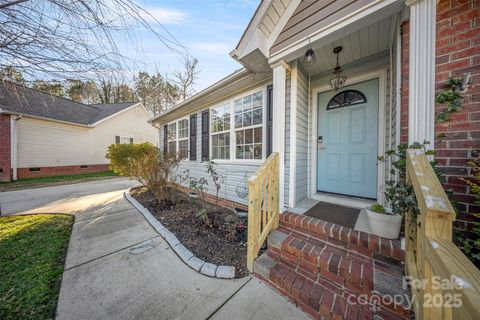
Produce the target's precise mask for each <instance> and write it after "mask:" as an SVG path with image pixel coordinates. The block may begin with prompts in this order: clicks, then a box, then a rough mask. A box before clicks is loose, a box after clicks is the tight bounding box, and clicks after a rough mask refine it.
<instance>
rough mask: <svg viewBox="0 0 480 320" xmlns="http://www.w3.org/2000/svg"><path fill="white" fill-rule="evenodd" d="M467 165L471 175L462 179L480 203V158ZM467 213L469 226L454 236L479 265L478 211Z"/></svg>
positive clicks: (471, 258)
mask: <svg viewBox="0 0 480 320" xmlns="http://www.w3.org/2000/svg"><path fill="white" fill-rule="evenodd" d="M468 166H469V167H470V168H471V176H470V177H469V178H468V179H462V180H463V181H464V182H466V183H467V184H468V185H469V186H470V193H471V194H473V195H474V196H475V204H477V205H480V158H477V159H474V160H472V161H470V162H469V163H468ZM469 215H470V217H471V219H469V220H470V225H471V228H469V230H464V231H463V232H457V234H456V237H457V239H458V240H459V241H460V248H461V249H462V251H463V252H464V253H465V255H466V256H467V257H468V258H469V259H470V260H471V261H472V262H473V263H474V264H475V265H476V266H480V213H475V212H473V213H470V214H469Z"/></svg>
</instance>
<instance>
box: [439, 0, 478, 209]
mask: <svg viewBox="0 0 480 320" xmlns="http://www.w3.org/2000/svg"><path fill="white" fill-rule="evenodd" d="M436 46H437V48H436V77H435V78H436V84H435V87H436V90H437V92H438V91H440V90H442V89H444V88H446V85H445V83H446V81H447V80H448V78H449V77H450V76H462V75H464V74H466V73H468V72H470V73H471V80H470V85H469V87H468V90H467V91H466V92H464V93H462V96H463V97H464V101H463V103H464V106H463V108H462V109H461V110H460V111H459V112H457V113H455V114H453V116H452V117H451V119H450V120H449V121H447V122H445V123H443V124H442V123H437V124H436V126H435V135H436V137H437V138H436V140H435V150H436V155H435V159H436V161H437V162H438V164H439V166H440V167H441V170H442V171H443V172H444V173H445V175H446V178H447V183H446V184H445V187H446V188H447V189H450V190H452V191H453V192H454V199H455V200H456V201H458V203H459V209H460V210H461V211H462V212H479V209H480V208H479V207H478V206H474V205H473V203H474V197H473V196H472V195H471V194H470V193H469V188H468V187H467V186H466V185H465V183H464V182H463V181H461V180H459V178H460V177H462V176H465V175H466V174H468V173H469V169H468V168H467V167H466V164H467V162H468V161H469V160H470V159H472V157H475V156H478V155H476V154H477V153H478V152H480V1H472V0H471V1H452V0H441V1H440V2H439V4H438V5H437V35H436ZM444 108H445V105H440V104H437V105H436V111H437V112H439V111H442V110H443V109H444Z"/></svg>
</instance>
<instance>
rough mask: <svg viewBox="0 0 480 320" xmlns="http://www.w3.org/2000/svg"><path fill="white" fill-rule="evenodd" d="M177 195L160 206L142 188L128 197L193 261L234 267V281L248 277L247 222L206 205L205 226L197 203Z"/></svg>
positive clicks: (224, 210)
mask: <svg viewBox="0 0 480 320" xmlns="http://www.w3.org/2000/svg"><path fill="white" fill-rule="evenodd" d="M172 192H176V197H175V198H176V200H175V202H174V203H168V204H160V203H159V202H158V201H157V200H156V199H155V197H154V196H153V193H151V192H150V191H149V190H148V189H147V188H145V187H139V188H134V189H132V190H131V195H132V196H133V197H134V198H135V199H136V200H137V201H138V202H140V203H141V204H142V205H143V206H144V207H146V208H147V209H148V210H150V212H151V213H152V215H154V216H155V218H157V219H158V220H159V221H160V222H161V223H162V224H163V225H164V226H165V227H166V228H167V229H168V230H170V231H171V232H172V233H174V234H175V236H176V237H177V238H178V240H180V242H181V243H182V244H183V245H184V246H185V247H187V248H188V250H190V251H191V252H192V253H193V254H194V255H195V256H196V257H198V258H200V259H202V260H204V261H206V262H210V263H214V264H217V265H227V266H234V267H235V277H237V278H239V277H244V276H246V275H248V270H247V221H246V219H242V218H238V217H237V216H236V215H235V214H234V213H233V212H232V211H231V210H228V209H225V208H222V207H220V206H215V205H212V204H208V205H207V212H208V221H209V222H208V223H209V224H207V223H205V222H204V220H202V218H201V217H199V216H198V213H199V212H200V211H201V209H202V205H201V202H200V200H199V199H192V198H189V197H188V196H187V195H186V194H184V193H181V192H178V191H172Z"/></svg>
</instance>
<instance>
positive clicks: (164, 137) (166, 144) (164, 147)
mask: <svg viewBox="0 0 480 320" xmlns="http://www.w3.org/2000/svg"><path fill="white" fill-rule="evenodd" d="M167 136H168V128H167V125H164V126H163V152H167V151H168V137H167Z"/></svg>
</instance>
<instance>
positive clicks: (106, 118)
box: [91, 102, 148, 126]
mask: <svg viewBox="0 0 480 320" xmlns="http://www.w3.org/2000/svg"><path fill="white" fill-rule="evenodd" d="M138 105H141V106H142V108H143V110H144V111H145V112H147V114H148V111H147V109H146V108H145V106H144V105H143V103H141V102H137V103H134V104H132V105H131V106H130V107H128V108H125V109H122V110H120V111H118V112H115V113H114V114H111V115H109V116H108V117H105V118H103V119H101V120H98V121H97V122H94V123H92V124H91V126H97V125H99V124H100V123H103V122H105V121H108V120H110V119H112V118H114V117H116V116H118V115H120V114H122V113H124V112H127V111H129V110H132V109H134V108H135V107H137V106H138Z"/></svg>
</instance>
